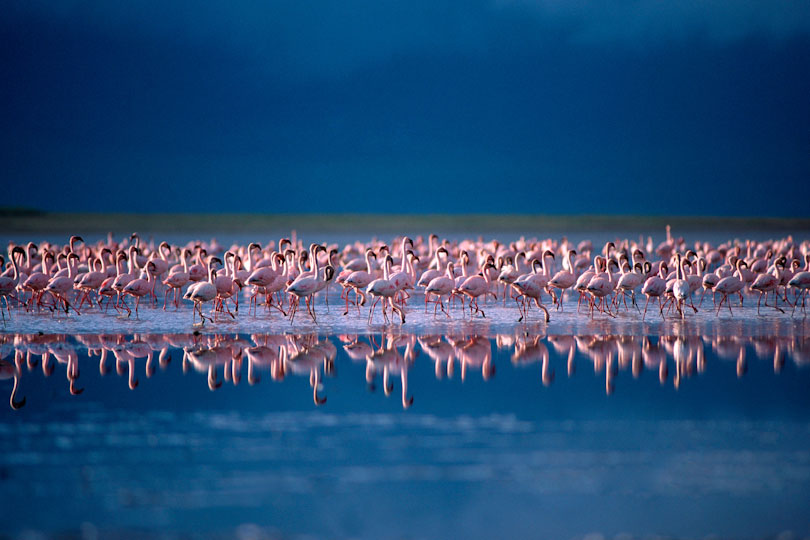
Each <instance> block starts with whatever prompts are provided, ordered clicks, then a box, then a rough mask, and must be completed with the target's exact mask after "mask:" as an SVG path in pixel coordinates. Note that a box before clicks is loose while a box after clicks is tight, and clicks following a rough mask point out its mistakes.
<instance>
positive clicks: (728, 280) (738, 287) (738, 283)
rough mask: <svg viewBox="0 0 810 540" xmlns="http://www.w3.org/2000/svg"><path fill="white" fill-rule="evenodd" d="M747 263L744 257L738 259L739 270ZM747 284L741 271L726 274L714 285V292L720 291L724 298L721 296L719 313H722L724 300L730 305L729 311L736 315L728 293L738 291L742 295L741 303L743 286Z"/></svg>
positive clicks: (718, 306) (718, 307)
mask: <svg viewBox="0 0 810 540" xmlns="http://www.w3.org/2000/svg"><path fill="white" fill-rule="evenodd" d="M743 265H745V261H743V260H742V259H737V270H738V271H739V269H740V268H742V266H743ZM744 286H745V282H744V281H743V280H742V277H741V276H740V274H739V272H735V273H734V274H733V275H731V276H726V277H724V278H723V279H721V280H720V281H718V282H717V285H715V286H714V292H716V293H720V294H721V295H722V298H720V303H719V304H718V305H717V314H718V315H719V314H720V308H721V307H723V302H726V305H727V306H728V312H729V313H731V315H732V316H734V312H732V311H731V301H730V300H729V299H728V295H730V294H734V293H737V294H739V295H740V303H742V293H741V292H740V291H742V288H743V287H744Z"/></svg>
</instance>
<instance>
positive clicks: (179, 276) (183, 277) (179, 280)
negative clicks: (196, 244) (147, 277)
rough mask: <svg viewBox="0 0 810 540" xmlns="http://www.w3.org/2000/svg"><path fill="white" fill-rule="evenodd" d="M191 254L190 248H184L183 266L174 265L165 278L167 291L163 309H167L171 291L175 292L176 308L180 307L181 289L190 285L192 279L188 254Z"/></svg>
mask: <svg viewBox="0 0 810 540" xmlns="http://www.w3.org/2000/svg"><path fill="white" fill-rule="evenodd" d="M189 255H191V251H189V250H188V249H185V248H184V249H183V251H182V254H181V256H180V261H181V267H180V269H179V270H178V269H176V267H172V269H171V270H170V271H169V275H168V276H166V279H164V280H163V284H164V285H166V293H165V294H164V295H163V310H164V311H165V310H166V300H167V299H168V298H169V292H170V291H171V292H173V293H174V309H177V308H179V307H180V306H179V300H180V291H181V290H182V289H183V287H185V286H186V285H188V283H189V282H190V281H191V278H190V277H189V273H188V256H189Z"/></svg>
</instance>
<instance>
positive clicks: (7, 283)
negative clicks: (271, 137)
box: [0, 246, 25, 324]
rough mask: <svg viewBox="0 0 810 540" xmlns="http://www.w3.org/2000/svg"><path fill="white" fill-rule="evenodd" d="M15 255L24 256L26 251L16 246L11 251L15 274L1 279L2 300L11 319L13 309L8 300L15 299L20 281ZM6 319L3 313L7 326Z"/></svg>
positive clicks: (0, 264)
mask: <svg viewBox="0 0 810 540" xmlns="http://www.w3.org/2000/svg"><path fill="white" fill-rule="evenodd" d="M15 253H21V254H23V255H24V254H25V250H24V249H23V248H21V247H20V246H16V247H14V248H12V250H11V264H12V265H13V267H14V274H12V276H11V277H7V276H1V277H0V298H2V299H3V301H4V302H5V303H6V311H8V316H9V317H11V307H10V305H9V301H8V298H9V297H12V298H14V295H13V294H12V293H13V292H14V291H15V290H16V288H17V284H18V283H19V281H20V267H19V265H18V263H17V259H15V258H14V254H15ZM1 266H2V263H0V267H1ZM0 313H3V310H2V308H1V307H0ZM5 317H6V316H5V313H3V324H5V322H6V319H5Z"/></svg>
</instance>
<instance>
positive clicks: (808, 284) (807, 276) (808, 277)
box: [788, 253, 810, 313]
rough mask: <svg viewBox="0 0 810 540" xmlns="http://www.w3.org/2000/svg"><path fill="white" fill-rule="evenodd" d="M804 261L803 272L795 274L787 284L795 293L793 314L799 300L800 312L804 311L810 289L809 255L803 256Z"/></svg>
mask: <svg viewBox="0 0 810 540" xmlns="http://www.w3.org/2000/svg"><path fill="white" fill-rule="evenodd" d="M804 260H805V263H806V264H805V269H804V271H802V272H797V273H795V274H794V275H793V277H792V278H790V281H789V282H788V287H793V288H794V289H796V291H797V294H796V296H795V297H794V301H793V312H794V313H795V312H796V305H798V303H799V298H801V300H802V311H804V309H805V302H806V297H807V290H808V289H810V253H808V254H807V255H805V256H804Z"/></svg>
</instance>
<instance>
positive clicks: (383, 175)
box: [0, 0, 810, 217]
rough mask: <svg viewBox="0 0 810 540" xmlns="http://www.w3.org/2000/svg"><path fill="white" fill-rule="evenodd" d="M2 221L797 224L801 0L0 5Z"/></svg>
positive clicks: (807, 136) (804, 50)
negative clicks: (247, 218)
mask: <svg viewBox="0 0 810 540" xmlns="http://www.w3.org/2000/svg"><path fill="white" fill-rule="evenodd" d="M0 43H1V44H2V46H0V76H2V79H3V84H2V85H0V118H2V119H3V120H2V123H3V129H2V130H0V159H2V162H3V164H4V167H3V168H4V170H3V174H2V188H3V196H2V200H3V203H2V206H4V207H5V213H6V214H8V213H9V211H10V210H12V209H13V210H17V211H18V210H19V209H36V210H42V211H80V212H122V211H123V212H146V213H151V212H164V213H175V212H182V213H194V212H206V213H210V212H214V213H222V212H225V213H243V212H247V213H260V214H261V213H298V214H300V213H333V212H341V213H342V212H350V213H390V212H394V213H406V214H414V213H415V214H419V213H433V214H442V213H451V214H458V213H498V214H502V213H521V214H641V215H659V214H670V215H704V216H706V215H720V216H780V217H784V216H788V217H803V216H806V215H807V211H806V204H807V200H808V195H810V187H808V186H810V182H808V181H807V179H808V178H810V131H808V126H810V122H809V121H810V99H808V98H807V96H809V95H810V3H807V2H778V3H773V2H738V1H731V0H714V1H710V2H706V1H684V2H677V3H672V4H667V3H665V4H661V3H659V2H653V1H652V0H639V1H634V2H630V1H620V2H610V3H599V4H596V5H592V4H591V3H589V2H584V1H565V2H561V1H553V0H514V1H509V0H493V1H476V0H473V1H467V0H465V1H455V0H431V1H429V2H405V3H402V2H391V1H377V2H361V1H355V0H347V1H342V2H318V3H310V2H263V1H255V2H249V1H248V2H240V3H238V4H236V5H232V4H231V3H226V2H181V1H178V2H169V3H166V2H158V1H143V2H136V3H131V2H87V1H78V0H65V1H62V2H48V1H30V0H26V1H16V0H12V1H9V2H6V3H4V7H3V16H2V17H0Z"/></svg>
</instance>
